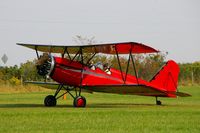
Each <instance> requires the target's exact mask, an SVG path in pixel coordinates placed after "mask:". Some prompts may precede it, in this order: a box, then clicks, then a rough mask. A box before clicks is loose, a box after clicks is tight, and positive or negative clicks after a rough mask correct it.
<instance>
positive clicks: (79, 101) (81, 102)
mask: <svg viewBox="0 0 200 133" xmlns="http://www.w3.org/2000/svg"><path fill="white" fill-rule="evenodd" d="M85 106H86V99H85V97H83V96H77V97H75V98H74V107H85Z"/></svg>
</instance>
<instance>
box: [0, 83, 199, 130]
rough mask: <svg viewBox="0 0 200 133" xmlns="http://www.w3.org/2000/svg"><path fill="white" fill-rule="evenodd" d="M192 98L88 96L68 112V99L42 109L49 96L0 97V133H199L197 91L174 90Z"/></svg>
mask: <svg viewBox="0 0 200 133" xmlns="http://www.w3.org/2000/svg"><path fill="white" fill-rule="evenodd" d="M180 90H181V91H184V92H188V93H190V94H192V97H187V98H177V99H167V98H160V100H161V101H162V103H163V105H162V106H157V105H155V98H153V97H140V96H130V95H113V94H103V93H94V94H86V93H83V95H84V96H85V97H86V98H87V107H86V108H74V107H73V106H72V98H71V97H70V96H69V95H67V100H63V99H59V100H58V105H57V106H56V107H44V106H43V99H44V97H45V96H46V95H48V94H53V91H49V92H32V93H30V92H23V93H5V92H4V93H0V133H4V132H5V133H15V132H18V133H30V132H32V133H36V132H50V133H55V132H58V133H60V132H61V133H62V132H63V133H73V132H81V133H85V132H90V133H96V132H100V133H107V132H109V133H125V132H127V133H132V132H147V133H149V132H153V133H155V132H159V133H160V132H165V133H169V132H172V133H174V132H180V133H183V132H191V133H195V132H198V133H199V132H200V87H198V86H196V87H180Z"/></svg>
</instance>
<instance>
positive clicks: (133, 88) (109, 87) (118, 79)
mask: <svg viewBox="0 0 200 133" xmlns="http://www.w3.org/2000/svg"><path fill="white" fill-rule="evenodd" d="M54 59H55V67H54V70H53V72H52V74H51V78H52V79H54V80H55V81H57V82H58V83H62V84H65V85H70V86H76V87H83V88H86V89H90V90H92V91H98V92H107V93H119V94H124V93H125V94H126V93H127V94H136V95H145V96H163V97H176V95H175V92H176V88H177V80H178V73H179V67H178V65H177V64H176V63H175V62H174V61H168V62H167V63H166V65H165V66H164V67H163V68H162V69H161V71H159V73H158V74H157V75H156V76H155V77H154V78H153V79H152V80H151V81H150V82H148V81H145V80H142V79H138V82H137V79H136V77H135V76H132V75H129V74H128V75H127V78H126V82H125V83H124V81H123V79H122V76H121V72H120V71H119V70H116V69H114V68H111V69H110V71H111V75H109V74H107V73H106V72H104V71H103V70H101V69H100V68H96V69H95V70H91V69H90V68H89V67H88V66H86V65H82V64H81V63H80V62H77V61H72V62H71V61H70V60H67V59H65V58H60V57H54ZM82 68H83V70H82ZM123 75H124V76H125V73H123ZM81 78H82V80H81ZM138 83H139V84H138Z"/></svg>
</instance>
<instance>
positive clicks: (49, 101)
mask: <svg viewBox="0 0 200 133" xmlns="http://www.w3.org/2000/svg"><path fill="white" fill-rule="evenodd" d="M56 103H57V101H56V98H55V97H54V96H53V95H48V96H46V97H45V99H44V105H45V106H47V107H52V106H56Z"/></svg>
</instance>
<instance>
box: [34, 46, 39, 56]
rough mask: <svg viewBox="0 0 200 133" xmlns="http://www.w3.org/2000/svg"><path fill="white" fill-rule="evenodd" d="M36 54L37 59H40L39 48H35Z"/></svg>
mask: <svg viewBox="0 0 200 133" xmlns="http://www.w3.org/2000/svg"><path fill="white" fill-rule="evenodd" d="M35 52H36V55H37V58H38V59H39V54H38V50H37V46H35Z"/></svg>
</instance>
